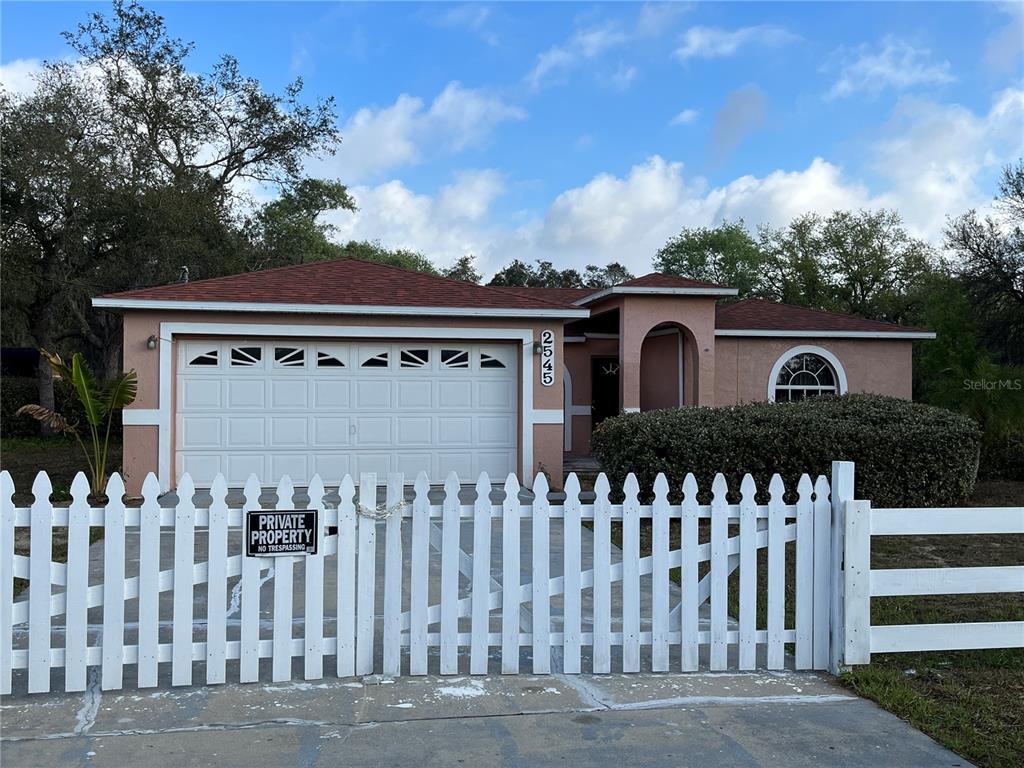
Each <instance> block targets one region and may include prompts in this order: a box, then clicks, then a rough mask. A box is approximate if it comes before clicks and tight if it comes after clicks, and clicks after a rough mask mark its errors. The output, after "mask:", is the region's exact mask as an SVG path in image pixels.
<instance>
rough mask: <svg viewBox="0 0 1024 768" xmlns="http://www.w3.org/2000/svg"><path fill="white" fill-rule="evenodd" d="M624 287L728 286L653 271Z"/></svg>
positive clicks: (630, 281) (625, 284)
mask: <svg viewBox="0 0 1024 768" xmlns="http://www.w3.org/2000/svg"><path fill="white" fill-rule="evenodd" d="M619 285H620V286H622V287H628V288H723V289H724V288H728V286H726V285H719V284H718V283H707V282H704V281H703V280H691V279H690V278H688V277H677V276H675V275H663V274H662V273H660V272H651V273H650V274H649V275H644V276H643V277H635V278H633V279H632V280H627V281H626V282H624V283H619Z"/></svg>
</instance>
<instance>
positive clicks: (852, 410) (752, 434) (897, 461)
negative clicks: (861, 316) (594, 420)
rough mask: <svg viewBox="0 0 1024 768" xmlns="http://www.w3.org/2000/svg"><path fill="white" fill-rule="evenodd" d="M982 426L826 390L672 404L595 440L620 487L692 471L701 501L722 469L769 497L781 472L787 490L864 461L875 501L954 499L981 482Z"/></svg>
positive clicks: (863, 488) (860, 483)
mask: <svg viewBox="0 0 1024 768" xmlns="http://www.w3.org/2000/svg"><path fill="white" fill-rule="evenodd" d="M980 440H981V433H980V431H979V429H978V427H977V425H976V424H975V422H974V421H973V420H971V419H970V418H968V417H966V416H961V415H960V414H956V413H953V412H951V411H947V410H944V409H942V408H935V407H932V406H928V405H922V404H919V403H912V402H909V401H906V400H900V399H897V398H891V397H882V396H879V395H846V396H844V397H821V398H814V399H810V400H806V401H804V402H800V403H778V404H772V403H751V404H747V405H737V406H728V407H722V408H673V409H668V410H662V411H648V412H646V413H635V414H625V415H622V416H617V417H615V418H611V419H607V420H605V421H604V422H602V423H601V425H600V426H599V427H598V428H597V429H596V430H595V431H594V435H593V438H592V440H591V448H592V450H593V453H594V455H595V456H596V457H597V459H598V460H599V461H600V463H601V467H602V469H604V471H605V472H607V473H608V475H609V480H611V482H612V485H613V487H615V486H616V485H618V486H619V487H621V483H622V481H623V480H624V479H625V476H626V474H628V473H629V472H635V473H636V475H637V478H638V479H639V480H640V486H641V488H645V489H649V488H651V487H652V486H653V484H654V478H655V477H656V476H657V474H658V473H659V472H664V473H665V475H666V476H667V477H668V479H669V483H670V486H671V487H672V488H673V489H677V488H679V487H680V486H681V484H682V481H683V478H684V477H685V476H686V473H687V472H693V474H694V476H695V477H696V478H697V482H698V484H699V487H700V488H701V500H702V501H703V502H706V501H707V499H708V498H709V495H710V487H711V481H712V479H713V478H714V476H715V473H716V472H722V473H723V474H724V475H725V477H726V480H728V482H729V488H730V491H731V494H732V498H733V500H735V498H736V496H735V494H736V492H737V491H738V490H739V485H740V481H741V480H742V478H743V475H744V474H745V473H748V472H749V473H750V474H751V475H753V476H754V479H755V480H756V481H757V485H758V489H759V498H761V499H762V500H763V499H764V494H765V493H766V491H767V486H768V481H769V479H770V478H771V476H772V474H773V473H776V472H777V473H779V474H780V475H781V476H782V479H783V480H784V481H785V482H786V487H787V491H788V492H789V493H787V496H788V497H789V498H792V496H791V493H792V491H793V490H795V488H796V483H797V481H798V480H799V478H800V475H801V474H802V473H804V472H806V473H808V474H809V475H811V478H812V479H813V478H814V477H816V476H817V475H819V474H824V475H829V474H830V470H831V462H832V461H834V460H848V461H854V462H856V465H857V466H856V481H855V490H856V494H857V497H858V498H863V499H870V500H871V501H872V503H873V504H874V505H875V506H944V505H949V504H956V503H957V502H959V501H961V500H962V499H963V498H964V497H966V496H967V495H969V494H970V493H971V491H972V490H973V488H974V482H975V478H976V475H977V472H978V448H979V444H980Z"/></svg>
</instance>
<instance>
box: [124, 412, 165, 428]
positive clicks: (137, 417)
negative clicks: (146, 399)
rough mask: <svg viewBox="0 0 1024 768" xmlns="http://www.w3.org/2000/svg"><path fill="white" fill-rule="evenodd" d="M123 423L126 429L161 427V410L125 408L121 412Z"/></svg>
mask: <svg viewBox="0 0 1024 768" xmlns="http://www.w3.org/2000/svg"><path fill="white" fill-rule="evenodd" d="M121 423H122V424H124V425H125V426H126V427H153V426H156V427H159V426H160V409H159V408H125V409H124V410H122V411H121Z"/></svg>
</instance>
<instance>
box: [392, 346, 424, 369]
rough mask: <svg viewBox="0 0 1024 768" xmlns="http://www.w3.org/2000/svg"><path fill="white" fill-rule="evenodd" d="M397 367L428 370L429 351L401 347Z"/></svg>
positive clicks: (419, 348)
mask: <svg viewBox="0 0 1024 768" xmlns="http://www.w3.org/2000/svg"><path fill="white" fill-rule="evenodd" d="M399 367H401V368H429V367H430V350H429V349H425V348H422V347H409V348H406V347H403V348H402V349H401V350H400V352H399Z"/></svg>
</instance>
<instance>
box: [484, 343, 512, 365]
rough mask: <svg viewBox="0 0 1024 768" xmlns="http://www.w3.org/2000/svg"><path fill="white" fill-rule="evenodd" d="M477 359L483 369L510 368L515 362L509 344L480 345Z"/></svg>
mask: <svg viewBox="0 0 1024 768" xmlns="http://www.w3.org/2000/svg"><path fill="white" fill-rule="evenodd" d="M477 361H478V364H479V366H480V370H483V371H487V370H501V369H507V368H512V367H513V365H514V364H515V359H514V351H513V347H512V345H510V344H494V345H488V346H482V347H480V348H479V349H478V350H477Z"/></svg>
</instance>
